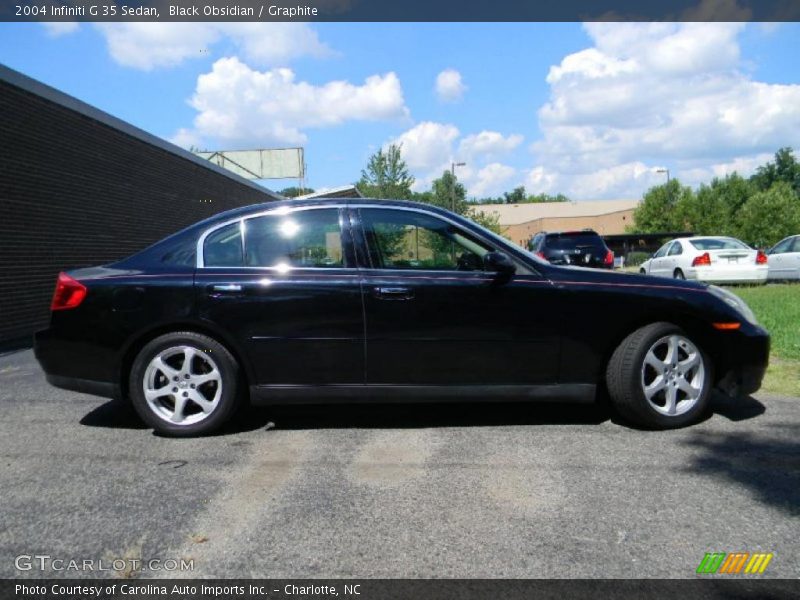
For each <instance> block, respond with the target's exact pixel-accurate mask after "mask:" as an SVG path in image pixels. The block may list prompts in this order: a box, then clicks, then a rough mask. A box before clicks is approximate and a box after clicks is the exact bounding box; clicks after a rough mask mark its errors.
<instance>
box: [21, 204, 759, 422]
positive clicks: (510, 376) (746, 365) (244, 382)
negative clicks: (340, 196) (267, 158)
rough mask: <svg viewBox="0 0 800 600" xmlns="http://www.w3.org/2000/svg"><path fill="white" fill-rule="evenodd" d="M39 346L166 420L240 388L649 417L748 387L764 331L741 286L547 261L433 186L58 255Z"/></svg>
mask: <svg viewBox="0 0 800 600" xmlns="http://www.w3.org/2000/svg"><path fill="white" fill-rule="evenodd" d="M35 342H36V343H35V349H36V356H37V358H38V359H39V362H40V363H41V365H42V367H43V368H44V370H45V372H46V373H47V378H48V381H50V383H52V384H53V385H56V386H59V387H64V388H67V389H73V390H79V391H84V392H89V393H94V394H98V395H103V396H109V397H121V398H130V399H131V401H132V402H133V405H134V407H135V408H136V410H137V411H138V413H139V415H141V417H142V419H144V420H145V421H146V422H147V423H148V424H149V425H151V426H152V427H153V428H154V429H156V430H157V431H159V432H162V433H167V434H172V435H194V434H199V433H205V432H209V431H211V430H214V429H216V428H218V427H219V426H220V425H221V424H222V423H223V422H224V421H225V420H226V419H228V418H229V417H230V415H231V413H232V411H233V410H234V408H235V407H236V405H237V403H239V402H240V401H246V400H248V399H249V400H250V401H252V402H256V403H279V402H313V403H319V402H325V401H333V400H335V401H342V400H344V401H356V400H360V401H368V402H381V401H408V400H422V399H437V400H441V399H447V398H450V399H454V400H459V401H462V400H467V399H472V400H484V401H485V400H493V399H530V400H565V401H566V400H573V401H592V400H594V399H595V397H596V395H597V392H598V391H600V390H601V389H603V388H607V390H608V392H609V395H610V397H611V399H612V401H613V403H614V405H615V406H616V408H617V410H618V411H619V412H620V413H621V414H622V415H623V416H624V417H627V418H628V419H629V420H631V421H634V422H636V423H638V424H640V425H643V426H646V427H651V428H669V427H679V426H682V425H686V424H688V423H691V422H692V421H694V420H696V419H697V418H699V416H700V415H701V413H703V412H704V410H705V409H706V407H707V404H708V398H709V393H710V391H711V390H712V388H714V387H720V388H721V389H723V390H724V391H726V392H728V393H731V394H734V393H750V392H754V391H755V390H757V389H758V388H759V386H760V384H761V379H762V377H763V374H764V370H765V368H766V365H767V358H768V353H769V336H768V334H767V332H766V331H764V330H763V329H762V328H761V327H759V326H758V325H757V324H756V322H755V319H754V317H753V313H752V312H751V311H750V310H749V308H748V307H747V306H746V305H745V304H744V302H742V300H740V299H739V298H738V297H737V296H735V295H733V294H731V293H730V292H727V291H725V290H722V289H720V288H715V287H710V286H707V285H704V284H700V283H694V282H687V281H671V280H670V281H665V280H664V279H662V278H657V277H648V276H640V275H633V274H622V273H612V272H604V271H599V270H594V269H581V268H572V267H556V266H553V265H550V264H548V263H546V262H544V261H541V260H539V259H538V258H536V257H535V256H533V255H532V254H529V253H528V252H526V251H524V250H522V249H521V248H518V247H517V246H515V245H513V244H512V243H510V242H508V241H507V240H505V239H503V238H501V237H498V236H496V235H494V234H493V233H491V232H489V231H487V230H485V229H483V228H481V227H479V226H478V225H476V224H475V223H473V222H471V221H468V220H466V219H464V218H462V217H459V216H457V215H454V214H452V213H450V212H447V211H445V210H440V209H438V208H434V207H431V206H427V205H420V204H413V203H407V202H393V201H373V200H361V199H359V200H321V201H320V200H316V201H308V202H300V201H289V202H283V203H273V204H266V205H259V206H253V207H248V208H242V209H236V210H233V211H229V212H226V213H223V214H220V215H218V216H216V217H213V218H211V219H207V220H205V221H203V222H201V223H198V224H196V225H193V226H191V227H189V228H187V229H185V230H183V231H181V232H179V233H177V234H175V235H173V236H171V237H168V238H166V239H164V240H163V241H161V242H158V243H157V244H155V245H153V246H151V247H150V248H147V249H146V250H144V251H142V252H140V253H138V254H135V255H134V256H131V257H129V258H126V259H124V260H121V261H120V262H117V263H114V264H111V265H106V266H102V267H93V268H86V269H78V270H74V271H70V272H66V273H62V274H61V275H60V276H59V278H58V283H57V287H56V291H55V295H54V297H53V304H52V319H51V323H50V327H49V328H48V329H46V330H44V331H41V332H39V333H37V335H36V340H35Z"/></svg>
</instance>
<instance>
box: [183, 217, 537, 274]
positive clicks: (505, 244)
mask: <svg viewBox="0 0 800 600" xmlns="http://www.w3.org/2000/svg"><path fill="white" fill-rule="evenodd" d="M342 208H345V209H348V208H349V209H356V210H357V209H361V208H375V209H382V210H402V211H406V212H413V213H419V214H423V215H426V216H428V217H433V218H435V219H441V220H442V221H445V222H447V223H449V224H450V225H453V226H454V227H458V228H459V229H463V228H464V225H463V224H461V223H458V222H457V221H454V220H453V219H450V218H449V217H447V216H445V215H440V214H439V213H437V212H433V211H430V210H426V209H424V208H417V207H416V206H396V205H391V204H375V203H370V202H353V203H349V202H342V203H337V204H319V205H314V206H279V207H277V208H269V209H267V210H263V211H260V212H257V213H253V214H250V215H246V216H240V217H236V218H235V219H230V220H228V221H223V222H222V223H217V224H216V225H213V226H212V227H209V228H208V229H206V230H205V231H204V232H203V233H202V234H201V235H200V237H199V238H198V240H197V268H198V269H206V270H212V269H231V268H234V269H253V270H268V271H274V270H276V269H280V268H281V267H249V266H244V265H242V266H241V267H206V266H205V264H204V257H203V246H204V245H205V241H206V238H207V237H208V236H209V235H210V234H212V233H213V232H215V231H216V230H217V229H221V228H222V227H225V226H226V225H230V224H231V223H236V222H237V221H238V222H240V223H241V232H242V244H244V233H245V228H246V225H245V221H247V220H249V219H255V218H257V217H264V216H269V215H273V214H280V215H288V214H292V213H296V212H301V211H306V210H320V209H329V210H330V209H333V210H341V209H342ZM340 226H341V224H340ZM470 233H471V234H473V235H475V234H474V232H471V231H470ZM480 233H481V235H478V237H479V238H481V239H483V240H484V241H485V242H487V243H488V244H489V245H490V246H492V247H493V249H495V250H496V249H497V246H498V242H501V245H500V249H504V250H509V249H511V248H513V246H512V245H511V243H510V242H509V241H508V240H506V239H505V238H503V237H501V236H499V235H497V234H495V233H494V232H492V231H489V232H488V234H487V233H486V232H480ZM242 250H243V251H244V248H242ZM514 250H517V249H516V248H514ZM519 250H522V249H521V248H520V249H519ZM515 260H516V261H517V262H519V259H515ZM522 266H524V268H525V269H526V270H529V271H530V273H529V274H530V275H539V276H541V274H540V273H539V272H537V271H536V270H535V269H534V268H533V267H531V266H530V265H527V264H524V263H523V265H522ZM297 270H304V271H355V270H359V271H370V272H375V271H392V272H394V273H398V272H399V273H447V274H452V273H458V272H459V271H445V270H436V269H419V270H414V269H375V268H365V269H358V268H357V267H292V268H291V271H297ZM480 272H482V271H476V273H480Z"/></svg>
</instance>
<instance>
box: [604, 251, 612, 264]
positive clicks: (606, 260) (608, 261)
mask: <svg viewBox="0 0 800 600" xmlns="http://www.w3.org/2000/svg"><path fill="white" fill-rule="evenodd" d="M603 264H604V265H606V266H612V265H613V264H614V253H613V252H612V251H611V250H609V251H608V252H606V257H605V258H604V259H603Z"/></svg>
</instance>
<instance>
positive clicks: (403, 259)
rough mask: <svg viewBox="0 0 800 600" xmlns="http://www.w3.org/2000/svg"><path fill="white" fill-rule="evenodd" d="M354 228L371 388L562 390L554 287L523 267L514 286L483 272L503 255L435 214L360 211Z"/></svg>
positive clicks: (397, 209) (411, 211) (398, 211)
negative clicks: (488, 261)
mask: <svg viewBox="0 0 800 600" xmlns="http://www.w3.org/2000/svg"><path fill="white" fill-rule="evenodd" d="M353 218H354V221H355V224H356V230H357V231H358V234H357V235H356V242H357V248H359V249H360V252H359V264H360V266H361V267H362V271H361V273H362V284H363V293H364V296H363V297H364V313H365V328H366V341H367V361H366V365H367V371H366V381H367V383H368V384H373V385H381V384H383V385H385V384H408V385H474V384H486V385H496V384H497V385H501V384H507V385H513V384H538V383H553V382H555V381H556V380H557V375H558V373H557V371H558V364H559V354H560V346H559V340H558V336H557V335H556V327H557V325H556V321H557V319H555V318H553V316H552V312H551V310H550V309H551V308H552V306H551V303H552V299H553V290H552V286H551V285H550V284H549V282H547V281H544V280H542V279H541V278H540V277H538V275H536V274H535V273H533V272H532V271H531V270H529V269H527V268H526V267H525V266H524V265H521V264H520V265H519V267H518V271H517V275H515V276H513V277H512V278H511V279H505V280H500V279H498V276H497V274H495V273H491V272H487V271H484V268H483V257H484V256H485V255H486V254H487V253H488V252H490V251H492V250H496V249H497V248H495V247H494V246H493V245H492V244H491V243H490V242H488V241H486V240H483V239H481V238H479V237H478V236H476V235H475V234H473V233H471V232H470V231H468V230H467V229H466V228H464V227H461V226H459V225H457V224H456V223H454V222H451V221H449V220H446V219H445V218H444V217H440V216H438V215H435V214H433V213H428V212H426V211H423V210H412V209H402V208H372V207H361V208H358V209H357V210H355V211H354V214H353ZM358 225H360V227H358ZM531 282H533V283H531Z"/></svg>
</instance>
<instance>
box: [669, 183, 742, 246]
mask: <svg viewBox="0 0 800 600" xmlns="http://www.w3.org/2000/svg"><path fill="white" fill-rule="evenodd" d="M753 193H754V188H753V185H752V184H751V183H750V182H749V181H748V180H747V179H744V178H743V177H741V176H740V175H739V174H738V173H733V174H732V175H727V176H725V177H724V178H722V179H719V178H716V177H715V178H714V179H713V181H712V182H711V184H710V185H706V184H703V185H701V186H700V188H699V189H698V190H697V192H696V193H695V194H692V195H691V196H689V197H688V198H687V199H686V202H685V204H684V206H683V217H684V219H685V222H686V225H687V228H688V229H689V230H691V231H693V232H695V233H697V234H699V235H730V236H734V237H735V236H737V235H738V234H739V222H738V216H737V214H738V212H739V209H741V207H742V205H744V203H745V202H747V199H748V198H749V197H750V196H752V195H753Z"/></svg>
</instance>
